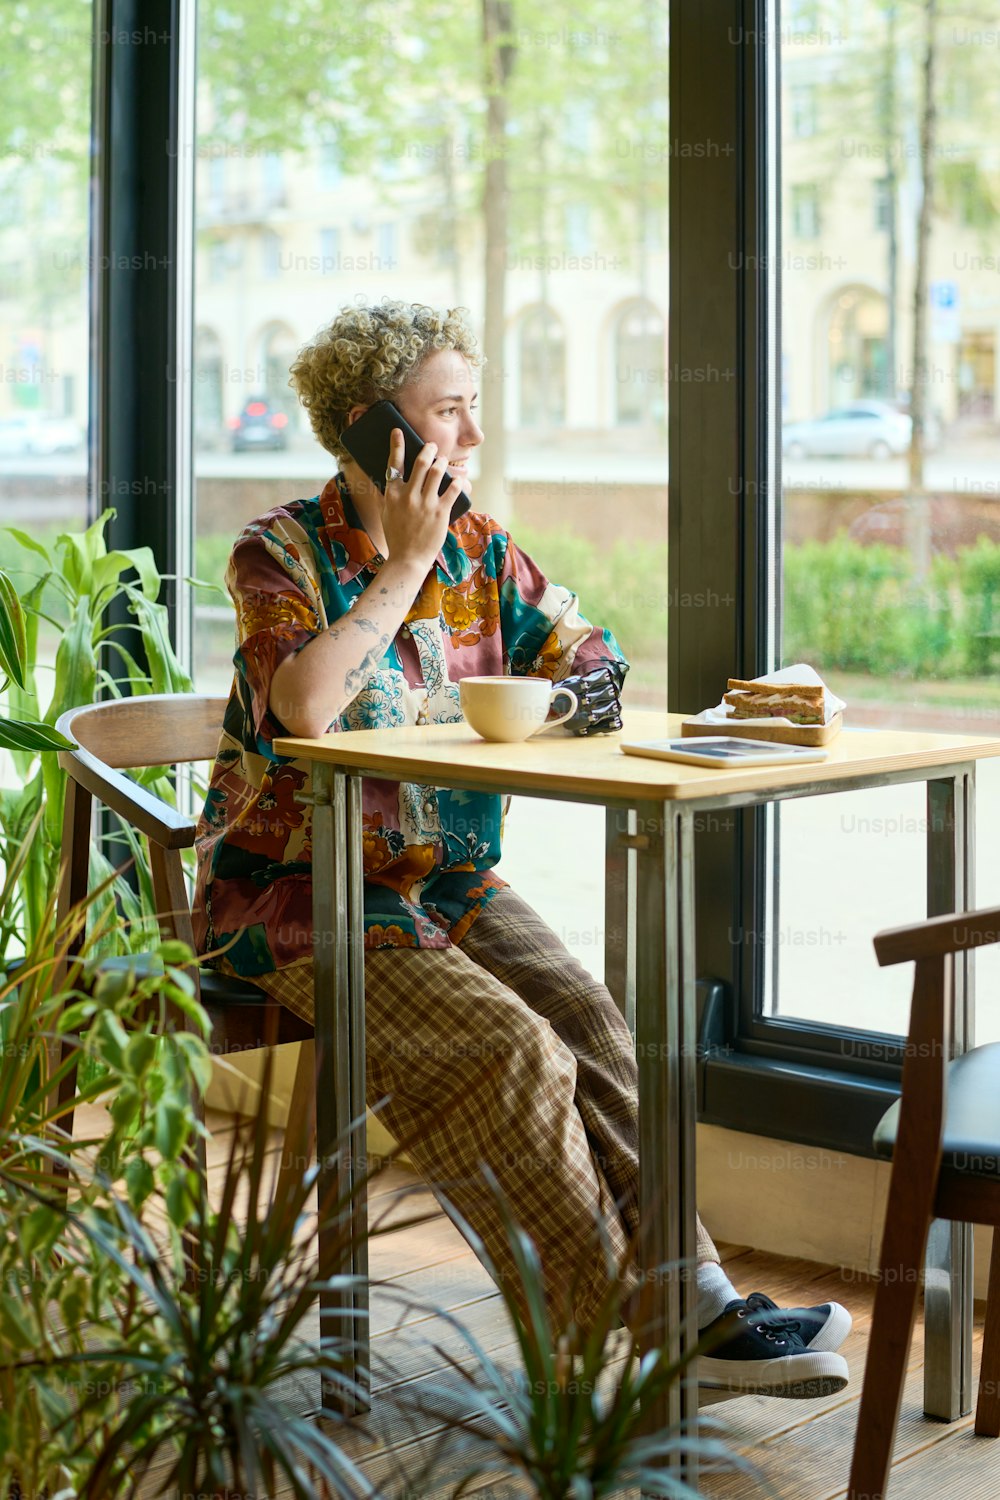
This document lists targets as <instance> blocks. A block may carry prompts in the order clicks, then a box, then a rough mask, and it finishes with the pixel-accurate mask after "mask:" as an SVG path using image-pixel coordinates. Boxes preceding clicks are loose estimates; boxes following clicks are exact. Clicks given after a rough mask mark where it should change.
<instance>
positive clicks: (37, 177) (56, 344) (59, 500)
mask: <svg viewBox="0 0 1000 1500" xmlns="http://www.w3.org/2000/svg"><path fill="white" fill-rule="evenodd" d="M90 29H91V6H90V5H89V4H88V3H82V0H74V3H69V0H40V3H39V4H38V5H35V6H30V7H29V6H14V7H13V8H12V9H11V13H10V14H9V15H5V18H4V60H3V64H2V73H3V89H2V96H3V103H2V105H0V509H2V512H3V521H4V522H5V523H6V524H9V525H17V526H20V527H25V526H26V527H27V528H28V529H29V530H30V531H31V532H32V533H33V534H34V535H36V536H37V537H39V538H40V539H42V540H43V541H44V540H46V539H48V540H54V538H55V536H56V534H57V532H59V531H61V530H65V529H66V528H68V527H75V526H78V525H80V524H81V523H82V522H83V521H84V520H85V518H86V513H87V454H86V436H87V422H88V414H89V386H88V378H87V377H88V361H87V309H88V297H89V289H90V261H89V256H88V251H87V246H88V236H87V229H88V222H87V216H88V187H89V170H90V150H89V131H90V66H89V59H90V50H91V41H90ZM43 39H44V46H42V41H43ZM23 560H24V559H23V558H22V559H21V561H23ZM0 562H3V563H4V565H5V566H15V565H16V564H17V562H18V558H17V557H16V556H15V555H14V553H13V552H8V551H6V550H5V553H4V556H3V557H2V558H0Z"/></svg>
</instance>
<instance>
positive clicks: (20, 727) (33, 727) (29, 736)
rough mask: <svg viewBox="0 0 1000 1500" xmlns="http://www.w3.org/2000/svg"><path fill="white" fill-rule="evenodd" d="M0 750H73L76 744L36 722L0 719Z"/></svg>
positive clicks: (46, 725)
mask: <svg viewBox="0 0 1000 1500" xmlns="http://www.w3.org/2000/svg"><path fill="white" fill-rule="evenodd" d="M0 748H2V749H4V750H30V751H32V752H42V751H45V750H75V749H76V744H75V741H73V740H68V739H67V738H66V736H65V735H63V734H58V733H57V732H56V731H55V730H54V729H53V728H52V727H51V726H50V725H48V724H40V723H39V722H38V721H37V720H35V721H34V722H31V721H29V720H26V719H0Z"/></svg>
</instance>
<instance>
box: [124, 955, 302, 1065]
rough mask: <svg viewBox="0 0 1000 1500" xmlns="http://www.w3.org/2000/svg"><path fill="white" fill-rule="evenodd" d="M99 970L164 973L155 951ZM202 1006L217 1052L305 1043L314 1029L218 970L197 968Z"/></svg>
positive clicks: (250, 985) (245, 983)
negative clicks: (207, 1017)
mask: <svg viewBox="0 0 1000 1500" xmlns="http://www.w3.org/2000/svg"><path fill="white" fill-rule="evenodd" d="M100 968H102V969H130V970H131V971H132V972H133V973H134V974H135V975H136V977H137V978H139V979H143V978H148V977H149V976H150V975H153V974H162V973H163V962H162V960H161V959H159V958H157V957H156V955H155V953H129V954H117V955H116V956H115V957H113V958H105V959H102V960H101V962H100ZM198 985H199V988H200V990H201V1003H202V1005H203V1006H204V1007H205V1010H206V1011H207V1012H208V1016H209V1019H210V1020H211V1022H212V1031H213V1036H214V1042H213V1050H214V1051H217V1052H221V1053H226V1052H241V1051H249V1050H252V1049H254V1048H257V1047H265V1046H267V1045H268V1044H269V1043H273V1044H274V1045H276V1046H282V1045H284V1043H286V1042H304V1041H308V1039H309V1038H310V1037H311V1036H312V1035H313V1028H312V1027H311V1026H310V1025H309V1023H308V1022H307V1021H303V1020H301V1019H300V1018H299V1017H298V1016H296V1015H295V1014H294V1013H293V1012H292V1011H290V1010H288V1009H286V1007H285V1006H283V1005H279V1004H278V1002H277V1000H275V999H273V998H272V996H270V995H269V994H268V993H267V991H266V990H262V989H261V988H260V986H259V985H256V984H254V983H253V982H252V981H251V980H249V979H241V978H240V977H239V976H238V975H235V974H223V973H221V972H220V970H218V969H212V968H208V967H207V966H206V967H204V968H199V970H198Z"/></svg>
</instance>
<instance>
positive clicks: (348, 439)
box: [340, 401, 472, 524]
mask: <svg viewBox="0 0 1000 1500" xmlns="http://www.w3.org/2000/svg"><path fill="white" fill-rule="evenodd" d="M394 427H399V428H401V429H402V433H403V444H404V450H403V478H404V479H409V477H410V472H411V470H412V468H413V462H414V459H415V458H416V456H417V454H418V453H419V452H420V450H421V448H423V447H424V440H423V438H422V437H418V436H417V434H416V433H415V432H414V430H413V428H412V427H411V426H410V424H409V422H408V421H407V420H406V418H405V417H404V416H403V415H402V414H401V413H400V412H399V411H398V410H397V408H396V407H395V406H393V404H392V402H391V401H376V402H375V405H374V406H370V407H369V408H368V410H367V411H366V412H362V414H361V416H360V417H359V418H358V420H357V421H356V422H352V423H351V424H350V426H349V427H345V428H344V431H343V432H342V433H341V435H340V441H341V442H342V443H343V445H344V447H345V448H346V449H347V451H348V453H349V454H350V455H351V457H352V458H353V459H354V461H355V462H356V463H357V464H358V465H359V466H360V467H361V468H362V469H363V470H364V471H365V473H366V474H367V475H368V478H369V479H370V480H372V482H373V483H374V484H377V485H378V487H379V489H380V490H381V491H382V493H383V495H384V494H385V471H386V469H387V468H388V467H389V439H390V437H391V436H392V429H393V428H394ZM452 482H453V480H452V476H451V475H450V474H444V475H442V477H441V483H440V484H439V485H438V494H439V495H443V494H444V492H445V490H446V489H447V488H448V486H449V485H450V484H451V483H452ZM471 509H472V501H471V500H470V499H469V497H468V495H467V494H466V493H465V491H464V490H463V491H462V493H461V494H460V495H459V497H458V499H457V500H456V501H455V503H454V505H453V506H452V507H451V518H450V521H449V524H451V523H453V522H455V521H457V520H458V518H459V516H464V515H465V512H466V511H467V510H471Z"/></svg>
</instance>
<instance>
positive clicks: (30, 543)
mask: <svg viewBox="0 0 1000 1500" xmlns="http://www.w3.org/2000/svg"><path fill="white" fill-rule="evenodd" d="M4 531H6V533H7V535H8V536H12V537H13V538H14V540H15V542H17V543H19V544H20V546H22V547H24V548H25V550H26V551H28V552H37V554H38V556H39V557H44V559H45V561H46V563H47V564H48V566H49V567H50V568H51V566H52V559H51V557H50V556H49V550H48V548H47V547H43V546H42V543H41V542H40V541H38V540H37V539H36V538H35V537H33V536H32V535H31V533H30V532H27V531H22V530H21V528H20V527H19V526H5V527H4Z"/></svg>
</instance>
